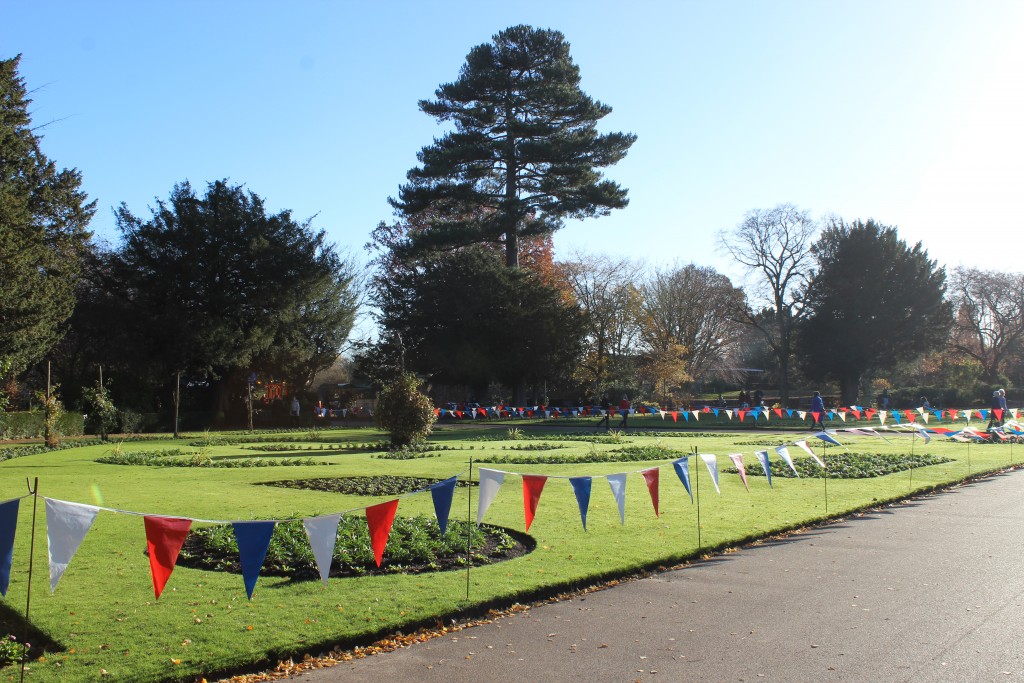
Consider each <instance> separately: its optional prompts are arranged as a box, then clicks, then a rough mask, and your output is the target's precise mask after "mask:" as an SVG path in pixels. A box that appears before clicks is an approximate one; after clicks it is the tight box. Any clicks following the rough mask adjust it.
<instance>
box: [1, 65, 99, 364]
mask: <svg viewBox="0 0 1024 683" xmlns="http://www.w3.org/2000/svg"><path fill="white" fill-rule="evenodd" d="M20 60H21V57H20V55H19V56H18V57H15V58H13V59H6V60H0V283H2V286H0V357H6V358H8V359H9V360H10V362H11V371H12V372H15V373H17V372H21V371H23V370H25V369H26V368H27V367H29V366H30V365H32V364H33V363H35V362H37V361H39V360H40V359H42V358H43V356H44V355H46V353H47V352H48V351H49V350H50V349H51V348H53V346H54V345H55V344H56V343H57V342H58V341H60V339H61V337H62V336H63V334H64V329H63V328H64V323H65V322H66V321H67V319H68V318H69V317H70V316H71V312H72V310H73V309H74V305H75V285H76V281H77V279H78V275H79V269H80V261H81V258H82V255H83V254H84V253H85V251H86V250H87V249H88V246H89V239H90V237H91V235H90V234H89V232H88V231H87V229H86V228H87V226H88V224H89V221H90V219H91V218H92V215H93V213H94V212H95V210H96V202H95V201H93V202H87V201H86V195H85V193H84V192H82V191H81V189H80V188H81V184H82V176H81V174H80V173H79V172H78V171H77V170H75V169H70V170H69V169H61V170H58V169H57V166H56V164H55V163H54V162H53V161H51V160H50V159H48V158H47V157H46V155H45V154H43V152H42V150H41V148H40V143H41V141H42V138H41V136H39V135H37V134H36V133H35V131H34V129H33V128H32V121H31V117H30V116H29V113H28V105H29V103H31V101H32V100H30V99H29V98H28V93H27V91H26V89H25V81H24V79H23V78H21V76H19V75H18V64H19V62H20Z"/></svg>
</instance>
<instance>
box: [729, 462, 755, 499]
mask: <svg viewBox="0 0 1024 683" xmlns="http://www.w3.org/2000/svg"><path fill="white" fill-rule="evenodd" d="M729 459H730V460H732V464H733V465H735V466H736V472H737V473H738V474H739V475H740V481H742V482H743V488H745V489H746V490H747V492H748V493H749V492H750V486H748V485H747V468H746V467H745V466H744V465H743V454H742V453H730V454H729Z"/></svg>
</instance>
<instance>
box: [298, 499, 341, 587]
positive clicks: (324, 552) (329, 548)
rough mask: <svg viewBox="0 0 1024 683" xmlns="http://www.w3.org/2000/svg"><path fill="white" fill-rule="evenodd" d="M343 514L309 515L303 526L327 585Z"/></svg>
mask: <svg viewBox="0 0 1024 683" xmlns="http://www.w3.org/2000/svg"><path fill="white" fill-rule="evenodd" d="M340 521H341V514H340V513H339V514H334V515H322V516H320V517H307V518H306V519H304V520H302V526H303V528H305V530H306V536H308V537H309V545H310V547H311V548H312V549H313V557H314V559H316V568H317V569H318V570H320V580H321V581H323V582H324V585H325V586H326V585H327V577H328V576H330V574H331V561H332V560H333V559H334V545H335V543H336V542H337V540H338V522H340Z"/></svg>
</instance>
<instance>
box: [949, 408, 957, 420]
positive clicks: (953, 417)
mask: <svg viewBox="0 0 1024 683" xmlns="http://www.w3.org/2000/svg"><path fill="white" fill-rule="evenodd" d="M957 412H958V411H956V410H950V411H949V419H950V420H955V419H956V414H957Z"/></svg>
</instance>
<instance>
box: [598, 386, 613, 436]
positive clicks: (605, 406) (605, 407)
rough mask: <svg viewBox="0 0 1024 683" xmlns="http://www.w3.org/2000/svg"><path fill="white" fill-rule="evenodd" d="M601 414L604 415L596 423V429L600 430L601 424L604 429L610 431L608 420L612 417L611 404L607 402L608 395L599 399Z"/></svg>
mask: <svg viewBox="0 0 1024 683" xmlns="http://www.w3.org/2000/svg"><path fill="white" fill-rule="evenodd" d="M601 412H602V413H604V417H602V418H601V419H600V420H599V421H598V423H597V426H598V428H599V429H600V427H601V425H602V424H603V425H604V428H605V429H610V428H611V427H610V425H609V424H608V420H609V419H610V418H611V416H612V404H611V402H609V401H608V395H607V394H606V395H604V396H602V397H601Z"/></svg>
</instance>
